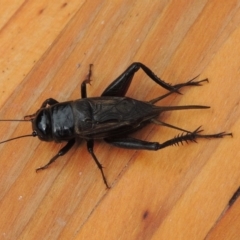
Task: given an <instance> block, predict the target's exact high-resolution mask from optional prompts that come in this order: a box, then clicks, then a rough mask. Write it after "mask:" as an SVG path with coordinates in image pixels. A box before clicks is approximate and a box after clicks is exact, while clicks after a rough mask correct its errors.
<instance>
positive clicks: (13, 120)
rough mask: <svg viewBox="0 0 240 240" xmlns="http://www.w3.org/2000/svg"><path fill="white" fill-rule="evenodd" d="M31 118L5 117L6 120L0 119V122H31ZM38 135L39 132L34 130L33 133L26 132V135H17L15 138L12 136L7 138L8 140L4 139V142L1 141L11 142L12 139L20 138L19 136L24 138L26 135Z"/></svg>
mask: <svg viewBox="0 0 240 240" xmlns="http://www.w3.org/2000/svg"><path fill="white" fill-rule="evenodd" d="M29 121H30V120H29V119H28V120H27V119H4V120H0V122H29ZM36 136H37V132H36V131H33V132H32V133H31V134H26V135H22V136H18V137H15V138H10V139H7V140H4V141H2V142H0V144H2V143H5V142H9V141H12V140H16V139H19V138H24V137H36Z"/></svg>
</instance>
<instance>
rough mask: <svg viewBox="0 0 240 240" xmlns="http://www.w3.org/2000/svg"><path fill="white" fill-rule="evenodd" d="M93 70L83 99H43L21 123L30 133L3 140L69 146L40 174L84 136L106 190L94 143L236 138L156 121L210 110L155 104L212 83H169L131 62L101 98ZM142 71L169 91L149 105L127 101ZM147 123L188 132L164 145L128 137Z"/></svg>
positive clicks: (142, 144) (148, 145)
mask: <svg viewBox="0 0 240 240" xmlns="http://www.w3.org/2000/svg"><path fill="white" fill-rule="evenodd" d="M91 67H92V64H91V65H90V68H89V73H88V75H87V78H86V79H85V80H84V81H83V83H82V84H81V96H82V99H78V100H75V101H67V102H62V103H59V102H58V101H57V100H55V99H53V98H49V99H47V100H45V101H44V102H43V103H42V105H41V107H40V109H39V110H38V111H37V112H36V113H34V114H32V115H27V116H25V117H24V120H22V121H31V122H32V129H33V132H32V134H29V135H24V136H20V137H16V138H12V139H9V140H6V141H3V142H7V141H11V140H14V139H18V138H21V137H28V136H33V137H36V136H38V138H39V139H40V140H42V141H48V142H49V141H55V142H63V141H65V142H67V144H66V145H65V146H64V147H63V148H62V149H61V150H60V151H59V152H58V153H57V154H56V155H55V156H54V157H53V158H52V159H51V160H50V161H49V162H48V163H47V164H46V165H45V166H43V167H40V168H37V169H36V171H39V170H43V169H46V168H47V167H48V166H49V165H50V164H52V163H53V162H54V161H55V160H56V159H57V158H58V157H60V156H63V155H64V154H65V153H67V152H68V151H69V150H70V149H71V148H72V146H73V145H74V143H75V140H76V139H77V138H80V139H84V140H85V141H86V143H87V149H88V152H89V153H90V154H91V156H92V158H93V159H94V161H95V163H96V164H97V166H98V168H99V169H100V171H101V174H102V178H103V181H104V183H105V185H106V187H107V188H109V185H108V183H107V180H106V177H105V175H104V172H103V167H102V165H101V163H100V162H99V161H98V159H97V157H96V155H95V153H94V151H93V148H94V140H95V139H103V140H104V141H105V142H107V143H109V144H112V145H114V146H116V147H122V148H128V149H145V150H155V151H156V150H159V149H162V148H165V147H168V146H171V145H178V144H179V143H183V142H188V141H192V142H196V139H198V138H222V137H224V136H226V135H232V134H231V133H225V132H220V133H217V134H208V135H203V134H200V133H201V132H202V131H203V130H201V129H200V127H199V128H197V129H196V130H195V131H193V132H191V131H188V130H184V129H182V128H179V127H176V126H173V125H170V124H167V123H165V122H162V121H160V120H157V117H158V116H159V115H160V114H161V113H162V112H164V111H172V110H183V109H205V108H209V107H208V106H200V105H187V106H156V105H154V103H156V102H158V101H160V100H162V99H163V98H165V97H167V96H169V95H171V94H173V93H180V92H179V90H180V89H181V88H183V87H186V86H200V85H201V83H202V82H207V81H208V79H204V80H201V81H195V79H196V78H194V79H192V80H190V81H188V82H186V83H180V84H176V85H170V84H168V83H166V82H164V81H163V80H161V79H160V78H158V77H157V76H156V75H155V74H154V73H153V72H152V71H151V70H150V69H149V68H148V67H147V66H145V65H144V64H142V63H140V62H135V63H132V64H131V65H130V66H129V67H128V68H127V69H126V70H125V71H124V72H123V73H122V74H121V75H120V76H119V77H118V78H117V79H116V80H114V81H113V82H112V83H111V84H110V85H109V86H108V87H107V88H106V89H105V91H104V92H103V93H102V95H101V96H100V97H91V98H88V97H87V91H86V85H87V84H89V83H90V81H91V79H90V78H91V73H92V70H91ZM140 68H141V69H142V70H143V71H144V72H145V73H146V74H147V76H148V77H149V78H150V79H152V80H153V81H154V82H156V83H157V84H158V85H160V86H161V87H163V88H165V89H166V90H168V93H166V94H165V95H162V96H160V97H158V98H155V99H152V100H150V101H139V100H135V99H132V98H129V97H125V94H126V92H127V90H128V88H129V86H130V84H131V81H132V78H133V76H134V74H135V73H136V72H137V71H138V70H139V69H140ZM1 121H21V120H1ZM149 123H155V124H158V125H162V126H166V127H170V128H174V129H177V130H180V131H182V132H184V133H185V134H184V133H182V134H181V135H178V136H176V137H174V138H172V139H170V140H168V141H165V142H163V143H158V142H148V141H143V140H139V139H135V138H132V137H129V134H131V133H133V132H135V131H137V130H138V129H140V128H143V127H144V126H145V125H147V124H149ZM3 142H1V143H3Z"/></svg>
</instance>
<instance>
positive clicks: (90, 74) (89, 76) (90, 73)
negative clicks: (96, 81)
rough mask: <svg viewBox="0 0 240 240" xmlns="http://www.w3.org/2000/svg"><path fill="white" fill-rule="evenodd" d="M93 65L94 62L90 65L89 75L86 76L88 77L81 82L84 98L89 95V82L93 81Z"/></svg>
mask: <svg viewBox="0 0 240 240" xmlns="http://www.w3.org/2000/svg"><path fill="white" fill-rule="evenodd" d="M92 66H93V64H90V65H89V71H88V75H87V76H86V79H85V80H84V81H83V82H82V84H81V97H82V98H86V97H87V84H90V83H91V76H92Z"/></svg>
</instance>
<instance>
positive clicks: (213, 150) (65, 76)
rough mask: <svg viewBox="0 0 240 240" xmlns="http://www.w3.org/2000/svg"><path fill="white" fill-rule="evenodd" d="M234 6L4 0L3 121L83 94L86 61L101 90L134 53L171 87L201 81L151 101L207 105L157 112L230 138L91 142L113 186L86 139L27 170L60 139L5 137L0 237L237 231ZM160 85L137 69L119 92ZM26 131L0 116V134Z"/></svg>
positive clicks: (237, 28) (160, 134)
mask: <svg viewBox="0 0 240 240" xmlns="http://www.w3.org/2000/svg"><path fill="white" fill-rule="evenodd" d="M239 7H240V2H239V1H237V0H232V1H230V2H229V1H214V0H209V1H207V0H203V1H197V0H191V1H190V0H187V1H186V0H185V1H183V0H180V1H176V0H173V1H157V0H154V1H151V2H149V1H146V0H143V1H137V2H136V1H126V0H122V1H111V2H110V1H99V0H95V1H83V0H82V1H55V0H53V1H51V3H50V2H49V1H45V0H43V1H40V2H36V1H11V2H7V1H3V3H1V9H0V29H1V30H0V44H1V48H0V53H1V59H0V91H1V95H0V107H1V110H0V119H12V118H16V119H22V118H23V116H25V115H28V114H32V113H34V112H35V111H36V110H37V109H38V108H39V106H40V105H41V103H42V102H43V101H44V100H45V99H47V98H49V97H53V98H55V99H57V100H59V101H67V100H70V99H77V98H79V97H80V88H79V87H80V84H81V82H82V80H83V79H84V78H85V77H86V74H87V72H88V66H89V64H90V63H92V64H94V68H93V76H92V80H93V81H92V84H91V86H88V96H99V95H100V94H101V92H102V91H103V90H104V89H105V88H106V87H107V86H108V84H109V83H111V81H113V80H114V79H115V78H116V77H117V76H118V75H119V74H121V73H122V72H123V71H124V70H125V69H126V68H127V67H128V66H129V65H130V64H131V63H132V62H134V61H139V62H143V63H144V64H146V65H147V66H149V67H150V68H151V69H152V70H153V71H154V72H155V73H156V74H157V75H158V76H159V77H161V78H162V79H164V80H165V81H167V82H169V83H171V84H177V83H180V82H184V81H187V80H189V79H191V78H193V77H195V76H196V75H198V74H200V76H199V79H202V78H206V77H208V78H209V83H206V84H203V86H202V87H194V88H188V89H184V90H183V91H182V93H183V95H174V96H171V97H169V98H167V99H164V100H163V101H162V102H161V104H163V105H184V104H186V105H187V104H202V105H210V106H211V108H210V109H209V110H191V111H184V112H182V111H179V112H177V111H176V112H171V113H170V112H169V113H166V114H164V115H163V116H161V117H162V118H161V120H163V121H165V122H168V123H170V124H173V125H176V126H179V127H181V128H186V129H189V130H195V129H196V128H197V127H198V126H200V125H202V126H203V128H204V130H205V133H215V132H221V131H227V132H232V133H233V138H231V137H226V138H224V139H216V140H206V139H201V140H199V141H198V144H194V143H190V144H188V145H187V144H184V146H179V147H169V148H166V149H164V150H161V151H159V152H149V151H132V150H125V149H117V148H114V147H112V146H109V145H107V144H106V143H104V142H102V141H99V142H96V143H95V148H94V150H95V153H96V155H97V157H98V159H99V160H100V162H101V163H102V164H103V166H104V167H105V168H104V171H105V174H106V177H107V179H108V181H109V182H110V184H111V185H112V188H111V189H110V190H106V189H105V186H104V184H103V181H102V179H101V175H100V172H99V170H98V169H97V166H96V165H95V164H94V162H93V160H92V159H91V156H90V155H89V153H88V152H87V149H86V146H85V143H84V141H83V142H79V143H78V144H76V146H75V147H74V148H73V149H72V150H71V151H70V152H69V153H68V154H67V155H66V156H64V157H62V158H61V159H59V160H58V161H56V162H55V163H54V164H53V165H51V167H49V169H47V170H46V171H42V172H39V173H37V174H36V172H35V169H36V168H37V167H39V166H42V165H44V164H45V163H46V162H47V161H48V160H49V159H50V158H51V157H52V156H53V155H54V154H55V153H56V152H57V151H58V150H59V149H60V148H61V146H62V145H61V144H56V143H46V142H41V141H39V140H38V139H37V138H34V139H31V138H25V139H24V138H23V139H21V140H16V141H13V142H9V143H5V144H2V145H0V150H1V168H0V212H1V219H0V234H1V235H0V239H51V240H52V239H124V240H125V239H131V240H132V239H138V240H139V239H205V238H206V239H239V236H240V230H239V227H238V226H239V222H240V215H239V199H238V200H237V201H236V202H235V203H234V204H233V205H232V206H231V207H230V208H229V206H228V202H229V200H230V199H231V197H232V196H233V194H234V192H235V191H236V190H237V189H238V187H239V186H240V161H239V160H240V152H239V127H238V126H240V122H239V121H240V120H239V119H240V117H239V116H240V110H239V99H240V98H239V96H240V95H239V92H240V84H239V79H240V67H239V66H240V65H239V63H240V41H239V39H240V8H239ZM165 92H166V91H164V90H163V89H162V88H160V87H158V86H156V84H154V83H153V82H152V81H151V80H150V79H149V78H148V77H147V76H146V75H144V73H143V72H142V71H139V72H138V73H137V74H136V75H135V77H134V80H133V82H132V85H131V87H130V89H129V91H128V93H127V95H128V96H131V97H133V98H136V99H140V100H150V99H152V98H155V97H157V96H160V95H161V94H164V93H165ZM27 133H31V126H29V123H18V122H1V127H0V136H1V139H2V140H4V139H8V138H12V137H15V136H19V135H23V134H27ZM178 133H179V132H178V131H175V130H173V129H168V128H163V127H159V126H156V125H149V126H147V127H146V128H144V129H143V130H141V131H139V132H138V133H136V134H135V135H134V136H135V137H137V138H140V139H145V140H148V141H159V142H163V141H165V140H167V139H170V138H172V137H173V136H175V135H177V134H178Z"/></svg>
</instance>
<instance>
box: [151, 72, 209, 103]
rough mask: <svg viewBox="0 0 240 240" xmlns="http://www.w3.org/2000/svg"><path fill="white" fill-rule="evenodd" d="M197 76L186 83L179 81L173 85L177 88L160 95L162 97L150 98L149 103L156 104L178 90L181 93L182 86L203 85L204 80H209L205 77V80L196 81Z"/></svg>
mask: <svg viewBox="0 0 240 240" xmlns="http://www.w3.org/2000/svg"><path fill="white" fill-rule="evenodd" d="M197 77H198V76H196V77H194V78H193V79H191V80H189V81H187V82H185V83H179V84H176V85H173V87H174V88H175V89H176V90H172V91H170V92H168V93H166V94H164V95H162V96H160V97H157V98H154V99H152V100H150V101H149V103H151V104H154V103H156V102H158V101H160V100H162V99H164V98H166V97H168V96H169V95H171V94H173V93H176V92H177V93H180V92H179V90H180V89H181V88H183V87H189V86H202V84H201V83H202V82H208V79H207V78H205V79H203V80H200V81H194V80H195V79H196V78H197Z"/></svg>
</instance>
